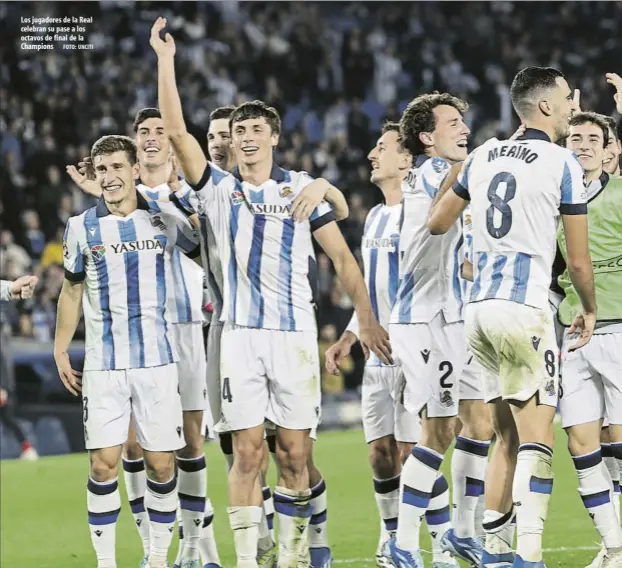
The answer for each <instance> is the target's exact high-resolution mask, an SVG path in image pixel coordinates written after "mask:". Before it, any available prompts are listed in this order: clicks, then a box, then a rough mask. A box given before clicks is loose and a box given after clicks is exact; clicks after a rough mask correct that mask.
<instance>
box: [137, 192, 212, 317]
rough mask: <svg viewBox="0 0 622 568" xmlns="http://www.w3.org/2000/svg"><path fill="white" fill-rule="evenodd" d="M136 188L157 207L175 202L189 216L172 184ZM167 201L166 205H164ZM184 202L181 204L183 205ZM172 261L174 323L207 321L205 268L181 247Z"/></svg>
mask: <svg viewBox="0 0 622 568" xmlns="http://www.w3.org/2000/svg"><path fill="white" fill-rule="evenodd" d="M184 186H185V188H187V189H186V191H191V189H190V187H189V186H188V184H187V183H185V182H183V185H182V187H181V188H180V189H179V190H178V191H180V192H181V191H183V190H184ZM136 189H137V190H138V191H139V192H140V193H142V194H143V196H144V197H145V198H146V199H147V200H148V201H151V202H152V203H151V206H152V207H153V208H168V207H171V206H172V205H174V206H176V207H178V208H179V209H180V210H181V211H182V213H184V214H185V215H189V214H190V213H189V212H188V211H187V209H186V208H185V207H184V206H183V205H181V204H180V202H179V200H178V199H176V198H175V197H171V190H170V188H169V186H168V184H166V183H163V184H160V185H158V186H156V187H149V186H147V185H145V184H143V183H140V180H139V182H138V183H137V184H136ZM154 201H155V203H153V202H154ZM162 204H165V205H162ZM180 205H181V207H180ZM171 261H172V263H173V270H172V271H170V272H169V273H168V274H169V280H168V282H167V288H168V291H169V294H168V296H167V297H168V302H169V310H170V319H171V322H172V323H191V322H202V321H203V311H202V305H203V270H202V269H201V267H199V266H198V265H197V263H196V262H194V261H192V260H190V259H189V258H188V257H187V256H186V255H184V254H182V253H181V252H180V251H179V249H177V248H173V249H172V257H171Z"/></svg>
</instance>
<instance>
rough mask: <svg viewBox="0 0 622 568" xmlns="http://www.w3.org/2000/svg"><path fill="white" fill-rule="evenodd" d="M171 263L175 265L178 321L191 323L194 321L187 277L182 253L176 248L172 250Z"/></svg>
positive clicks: (174, 276)
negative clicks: (182, 261)
mask: <svg viewBox="0 0 622 568" xmlns="http://www.w3.org/2000/svg"><path fill="white" fill-rule="evenodd" d="M171 263H172V265H173V279H174V281H175V307H176V309H177V321H178V322H180V323H189V322H191V321H192V306H191V305H190V294H189V293H188V287H187V286H186V277H185V276H184V269H183V266H182V264H181V253H180V252H179V249H177V248H174V249H173V250H172V252H171Z"/></svg>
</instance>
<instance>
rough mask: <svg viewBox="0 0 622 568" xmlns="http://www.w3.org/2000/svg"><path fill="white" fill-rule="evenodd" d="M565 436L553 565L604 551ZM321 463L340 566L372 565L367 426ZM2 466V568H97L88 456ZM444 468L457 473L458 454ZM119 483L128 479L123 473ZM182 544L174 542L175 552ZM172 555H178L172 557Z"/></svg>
mask: <svg viewBox="0 0 622 568" xmlns="http://www.w3.org/2000/svg"><path fill="white" fill-rule="evenodd" d="M565 438H566V436H565V434H564V433H563V432H561V431H558V433H557V449H556V453H555V460H554V469H555V474H556V476H555V485H554V489H553V496H552V500H551V508H550V511H549V518H548V521H547V525H546V530H545V535H544V546H545V548H546V549H547V552H546V553H545V560H546V563H547V566H548V568H557V567H562V566H563V567H567V568H582V567H584V566H586V565H587V564H588V563H589V561H590V560H591V559H592V558H593V556H594V555H595V553H596V551H597V546H596V541H597V540H598V535H597V533H596V531H595V529H594V528H593V525H592V523H591V521H590V519H589V517H588V515H587V512H586V511H585V509H584V508H583V505H582V503H581V500H580V498H579V496H578V493H577V483H576V474H575V471H574V467H573V465H572V461H571V460H570V458H569V456H568V452H567V450H566V448H565V445H566V439H565ZM205 453H206V456H207V460H208V468H209V495H210V498H211V499H212V502H213V504H214V509H215V514H216V517H215V521H214V522H215V533H216V538H217V540H218V547H219V552H220V556H221V560H222V562H223V565H224V567H225V568H233V567H234V566H235V557H234V552H233V543H232V538H231V531H230V528H229V522H228V519H227V514H226V507H227V502H226V500H227V491H226V476H225V471H226V467H225V462H224V459H223V458H222V456H221V454H220V448H219V447H218V445H217V444H208V445H206V451H205ZM316 462H317V464H318V466H319V467H320V469H321V470H322V472H323V474H324V476H325V478H326V481H327V484H328V512H329V515H328V518H329V525H328V531H329V538H330V541H331V546H332V549H333V556H334V558H335V568H338V567H340V566H343V568H349V567H350V566H351V567H353V568H372V567H373V566H375V564H374V562H373V559H374V553H375V549H376V544H377V539H378V530H379V520H378V513H377V510H376V504H375V500H374V495H373V486H372V481H371V473H370V469H369V466H368V463H367V448H366V445H365V441H364V439H363V432H362V431H360V430H353V431H346V432H327V433H323V434H320V438H319V441H318V444H317V445H316ZM0 467H1V485H0V491H1V493H0V496H1V501H0V509H1V516H0V527H1V529H0V533H1V535H0V546H1V548H0V550H1V553H0V565H1V566H2V567H3V568H4V567H5V566H6V567H11V566H15V567H18V566H19V567H22V568H87V567H94V566H95V555H94V553H93V551H92V548H91V543H90V538H89V531H88V526H87V517H86V494H85V493H86V481H87V475H88V459H87V457H86V455H85V454H74V455H69V456H62V457H54V458H43V459H41V460H39V461H38V462H35V463H30V462H19V461H4V462H2V464H1V466H0ZM443 467H444V471H445V475H446V476H447V477H448V479H449V475H448V472H449V459H446V460H445V463H444V466H443ZM272 469H273V468H272ZM120 484H121V485H123V476H122V475H121V476H120ZM121 495H122V503H123V504H122V510H121V515H120V517H119V522H118V526H117V564H118V566H119V568H137V567H138V563H139V561H140V558H141V555H142V545H141V542H140V539H139V538H138V533H137V532H136V529H135V527H134V523H133V519H132V516H131V513H130V509H129V506H128V503H127V500H126V497H125V489H124V488H123V489H122V490H121ZM422 535H424V539H425V540H424V541H423V542H422V546H423V547H424V548H427V549H429V542H428V537H427V534H426V530H425V528H424V529H423V530H422ZM176 549H177V546H176V544H175V543H174V545H173V547H172V550H174V551H176ZM173 559H174V558H173V555H172V553H171V559H170V560H171V563H172V561H173ZM426 562H427V564H426V566H428V565H429V566H431V559H430V556H429V555H427V558H426Z"/></svg>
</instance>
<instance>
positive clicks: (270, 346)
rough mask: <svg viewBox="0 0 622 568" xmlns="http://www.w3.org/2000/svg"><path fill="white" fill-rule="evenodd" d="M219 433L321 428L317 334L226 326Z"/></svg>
mask: <svg viewBox="0 0 622 568" xmlns="http://www.w3.org/2000/svg"><path fill="white" fill-rule="evenodd" d="M220 376H221V404H222V418H221V420H220V421H219V422H218V424H217V425H216V430H217V431H218V432H230V431H234V430H244V429H247V428H253V427H255V426H259V425H260V424H263V423H264V422H265V421H266V420H269V421H271V422H273V423H274V424H276V425H277V426H281V427H283V428H288V429H290V430H306V429H311V428H314V427H316V426H317V425H318V422H319V417H320V404H321V391H320V362H319V353H318V345H317V335H316V332H315V331H280V330H273V329H252V328H247V327H241V326H237V325H235V324H231V323H226V324H225V326H224V329H223V332H222V338H221V357H220Z"/></svg>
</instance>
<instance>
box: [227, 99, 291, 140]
mask: <svg viewBox="0 0 622 568" xmlns="http://www.w3.org/2000/svg"><path fill="white" fill-rule="evenodd" d="M251 118H265V119H266V122H267V123H268V124H269V125H270V129H271V130H272V134H280V133H281V117H280V116H279V113H278V112H277V111H276V109H275V108H273V107H271V106H268V105H267V104H266V103H264V102H263V101H250V102H247V103H242V104H241V105H240V106H239V107H237V108H236V109H235V110H234V111H233V112H232V113H231V116H230V117H229V129H230V130H231V129H232V128H233V124H234V123H236V122H242V121H243V120H249V119H251Z"/></svg>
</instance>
